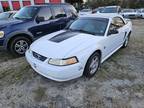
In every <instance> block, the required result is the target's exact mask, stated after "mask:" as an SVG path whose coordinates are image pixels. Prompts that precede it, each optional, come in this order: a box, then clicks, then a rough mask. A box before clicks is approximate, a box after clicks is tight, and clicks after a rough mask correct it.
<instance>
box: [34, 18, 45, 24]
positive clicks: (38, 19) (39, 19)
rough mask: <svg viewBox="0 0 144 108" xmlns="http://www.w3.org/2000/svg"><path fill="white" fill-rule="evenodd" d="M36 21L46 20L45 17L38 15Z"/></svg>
mask: <svg viewBox="0 0 144 108" xmlns="http://www.w3.org/2000/svg"><path fill="white" fill-rule="evenodd" d="M36 21H37V23H40V22H43V21H44V17H37V18H36Z"/></svg>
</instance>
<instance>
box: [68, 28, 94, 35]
mask: <svg viewBox="0 0 144 108" xmlns="http://www.w3.org/2000/svg"><path fill="white" fill-rule="evenodd" d="M68 30H70V31H77V32H82V33H86V34H91V35H95V33H92V32H89V31H85V30H76V29H70V28H69V29H68Z"/></svg>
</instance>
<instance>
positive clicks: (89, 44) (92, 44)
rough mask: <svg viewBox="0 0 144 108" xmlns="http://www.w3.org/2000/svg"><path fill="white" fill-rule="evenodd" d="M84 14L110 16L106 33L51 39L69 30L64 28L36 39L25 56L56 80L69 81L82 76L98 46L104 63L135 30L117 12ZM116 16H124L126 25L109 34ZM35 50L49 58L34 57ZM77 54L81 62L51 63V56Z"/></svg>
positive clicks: (63, 56)
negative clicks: (115, 32)
mask: <svg viewBox="0 0 144 108" xmlns="http://www.w3.org/2000/svg"><path fill="white" fill-rule="evenodd" d="M83 17H88V18H92V17H94V18H95V17H96V18H97V17H98V18H107V19H109V22H108V25H107V29H106V31H105V34H104V36H93V35H91V34H85V33H78V34H76V36H74V37H71V38H69V39H66V40H64V41H62V42H59V43H55V42H52V41H50V39H51V38H52V37H54V36H56V35H58V34H62V33H64V32H66V30H61V31H58V32H55V33H52V34H49V35H46V36H44V37H42V38H40V39H38V40H36V41H35V42H34V43H32V45H31V46H30V49H29V50H28V51H27V52H26V59H27V61H28V63H29V64H30V65H31V66H32V68H33V69H34V70H35V71H36V72H38V73H39V74H41V75H42V76H45V77H47V78H50V79H52V80H56V81H67V80H71V79H74V78H78V77H81V76H82V75H83V72H84V69H85V66H86V63H87V61H88V59H89V57H90V56H91V55H92V54H93V53H94V52H95V51H96V50H100V51H101V53H102V55H101V63H103V62H104V61H105V60H106V59H107V58H108V57H110V56H111V55H112V54H113V53H114V52H116V51H117V50H118V49H120V48H121V47H122V45H123V43H124V41H125V37H126V36H128V34H129V33H130V32H131V31H132V24H131V22H130V21H128V22H127V21H126V20H125V19H123V17H122V16H121V15H118V14H111V15H108V14H107V15H105V14H95V15H89V16H83ZM114 17H119V18H121V19H122V20H123V21H124V23H125V25H124V26H123V27H122V28H120V29H119V30H118V32H119V33H118V34H113V35H111V36H108V35H107V34H108V31H109V27H110V24H111V22H112V19H113V18H114ZM32 52H36V53H37V54H38V56H39V54H40V55H42V56H44V57H46V58H47V59H46V60H45V61H43V62H42V61H40V60H39V59H37V58H35V57H34V56H33V53H32ZM74 56H75V57H77V59H78V63H76V64H73V65H67V66H55V65H51V64H48V61H49V59H50V58H59V59H65V58H70V57H74Z"/></svg>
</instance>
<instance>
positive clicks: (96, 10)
mask: <svg viewBox="0 0 144 108" xmlns="http://www.w3.org/2000/svg"><path fill="white" fill-rule="evenodd" d="M103 9H104V7H98V8H96V9H93V10H92V13H93V14H95V13H101V11H103Z"/></svg>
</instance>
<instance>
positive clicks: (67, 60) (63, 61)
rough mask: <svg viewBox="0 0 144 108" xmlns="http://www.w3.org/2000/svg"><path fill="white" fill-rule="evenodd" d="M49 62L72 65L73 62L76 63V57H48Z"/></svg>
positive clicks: (57, 64) (58, 64)
mask: <svg viewBox="0 0 144 108" xmlns="http://www.w3.org/2000/svg"><path fill="white" fill-rule="evenodd" d="M48 63H49V64H51V65H56V66H66V65H72V64H75V63H78V59H77V58H76V57H71V58H67V59H52V58H51V59H49V61H48Z"/></svg>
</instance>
